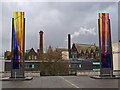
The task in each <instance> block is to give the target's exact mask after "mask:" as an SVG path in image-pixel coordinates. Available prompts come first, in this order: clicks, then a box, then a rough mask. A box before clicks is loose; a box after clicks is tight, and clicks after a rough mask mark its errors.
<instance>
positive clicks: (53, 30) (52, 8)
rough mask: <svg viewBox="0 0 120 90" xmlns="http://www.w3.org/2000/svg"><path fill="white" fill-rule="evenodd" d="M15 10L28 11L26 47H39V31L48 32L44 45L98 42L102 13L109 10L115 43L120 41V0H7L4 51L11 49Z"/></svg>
mask: <svg viewBox="0 0 120 90" xmlns="http://www.w3.org/2000/svg"><path fill="white" fill-rule="evenodd" d="M13 12H25V50H27V49H30V48H34V49H35V50H37V49H38V48H39V31H40V30H42V31H43V32H44V35H43V37H44V46H46V47H48V46H49V45H51V46H52V47H53V48H55V47H59V48H64V47H65V48H67V35H68V34H71V38H72V42H71V43H80V44H94V43H96V45H98V43H99V41H98V40H99V38H98V37H99V36H98V23H97V22H98V21H97V20H98V13H109V14H110V20H111V33H112V43H116V42H118V3H117V2H3V3H2V22H0V23H1V24H0V27H2V29H0V30H1V31H0V32H2V35H0V37H1V38H2V44H1V46H0V47H2V51H0V55H1V54H2V53H4V52H5V51H6V50H11V38H12V36H11V35H12V21H11V20H12V18H13Z"/></svg>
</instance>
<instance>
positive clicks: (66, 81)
mask: <svg viewBox="0 0 120 90" xmlns="http://www.w3.org/2000/svg"><path fill="white" fill-rule="evenodd" d="M59 77H60V78H62V79H63V80H65V81H66V82H67V83H69V84H71V85H72V86H74V87H75V88H79V87H78V86H76V85H75V84H73V83H71V82H70V81H68V80H66V79H65V78H63V77H62V76H59Z"/></svg>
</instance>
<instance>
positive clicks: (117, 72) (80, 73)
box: [77, 70, 120, 76]
mask: <svg viewBox="0 0 120 90" xmlns="http://www.w3.org/2000/svg"><path fill="white" fill-rule="evenodd" d="M98 75H100V71H92V70H88V71H78V72H77V76H98ZM113 75H116V76H120V70H115V71H114V72H113Z"/></svg>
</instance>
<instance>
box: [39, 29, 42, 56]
mask: <svg viewBox="0 0 120 90" xmlns="http://www.w3.org/2000/svg"><path fill="white" fill-rule="evenodd" d="M39 34H40V48H39V49H40V50H39V52H40V54H43V31H40V32H39Z"/></svg>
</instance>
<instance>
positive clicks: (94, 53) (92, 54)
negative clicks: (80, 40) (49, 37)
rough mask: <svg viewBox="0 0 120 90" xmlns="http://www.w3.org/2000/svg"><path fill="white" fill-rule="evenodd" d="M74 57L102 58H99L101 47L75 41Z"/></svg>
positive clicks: (72, 51) (72, 53) (72, 55)
mask: <svg viewBox="0 0 120 90" xmlns="http://www.w3.org/2000/svg"><path fill="white" fill-rule="evenodd" d="M71 57H72V58H86V59H89V58H91V59H100V58H99V47H98V46H96V45H95V44H94V45H89V44H76V43H73V45H72V49H71Z"/></svg>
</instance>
